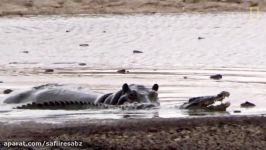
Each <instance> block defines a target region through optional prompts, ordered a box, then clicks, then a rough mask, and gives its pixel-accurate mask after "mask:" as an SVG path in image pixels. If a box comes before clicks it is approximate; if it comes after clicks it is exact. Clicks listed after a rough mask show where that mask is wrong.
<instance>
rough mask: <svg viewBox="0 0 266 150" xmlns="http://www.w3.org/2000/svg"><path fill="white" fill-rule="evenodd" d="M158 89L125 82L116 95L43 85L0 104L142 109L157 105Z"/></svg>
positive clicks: (57, 85)
mask: <svg viewBox="0 0 266 150" xmlns="http://www.w3.org/2000/svg"><path fill="white" fill-rule="evenodd" d="M158 89H159V85H158V84H154V85H153V86H152V88H147V87H145V86H144V85H137V84H130V85H128V84H127V83H125V84H123V86H122V88H121V89H119V90H117V91H116V92H112V93H100V92H95V91H91V90H84V88H81V87H78V88H73V87H69V86H67V85H63V84H45V85H41V86H37V87H33V88H31V89H29V90H25V91H22V92H16V93H13V94H12V95H10V96H9V97H7V98H6V99H5V100H4V103H5V104H16V108H18V109H88V108H117V106H119V108H125V107H124V106H129V107H130V108H136V109H143V108H151V107H156V106H159V105H160V102H159V98H158Z"/></svg>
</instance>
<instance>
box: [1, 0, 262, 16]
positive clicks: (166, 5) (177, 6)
mask: <svg viewBox="0 0 266 150" xmlns="http://www.w3.org/2000/svg"><path fill="white" fill-rule="evenodd" d="M2 1H4V2H3V3H2V4H1V5H0V16H1V17H3V16H28V15H31V16H36V15H77V14H91V15H94V14H118V15H123V14H154V13H188V12H239V11H245V12H247V11H250V7H253V8H254V11H257V8H259V11H265V10H266V9H265V8H266V2H264V1H263V2H260V3H256V2H254V1H253V0H251V2H250V1H249V2H240V1H232V0H225V1H223V2H221V1H218V0H217V1H211V0H205V1H203V2H199V1H196V0H185V1H184V0H183V1H173V0H164V1H157V0H144V1H143V0H134V1H128V0H106V1H100V0H96V1H93V2H91V1H84V0H67V1H61V0H46V1H42V0H9V1H6V0H2ZM254 13H255V12H254Z"/></svg>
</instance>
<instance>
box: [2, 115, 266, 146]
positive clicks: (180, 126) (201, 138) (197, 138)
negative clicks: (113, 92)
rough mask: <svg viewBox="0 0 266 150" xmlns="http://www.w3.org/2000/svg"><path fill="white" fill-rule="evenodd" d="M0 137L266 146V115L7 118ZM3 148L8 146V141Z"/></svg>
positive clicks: (112, 143) (117, 143)
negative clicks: (36, 120) (57, 120)
mask: <svg viewBox="0 0 266 150" xmlns="http://www.w3.org/2000/svg"><path fill="white" fill-rule="evenodd" d="M0 140H1V141H36V140H37V141H55V140H56V141H80V142H82V145H83V146H82V147H75V149H88V148H91V149H191V150H192V149H226V148H228V147H229V146H230V149H265V146H266V118H265V117H259V116H257V117H207V118H187V119H160V118H155V119H150V120H146V119H124V120H87V121H86V120H83V121H81V122H66V123H64V124H37V123H22V124H3V123H1V124H0ZM0 148H1V149H5V147H3V146H2V147H0ZM14 149H15V148H14ZM20 149H21V147H20ZM25 149H26V148H25ZM33 149H37V148H34V147H33ZM39 149H40V148H39ZM44 149H51V147H45V148H44ZM64 149H73V147H72V148H71V147H65V148H64Z"/></svg>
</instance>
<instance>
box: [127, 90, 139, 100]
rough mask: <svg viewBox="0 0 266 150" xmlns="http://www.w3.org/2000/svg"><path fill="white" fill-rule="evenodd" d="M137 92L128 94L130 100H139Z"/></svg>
mask: <svg viewBox="0 0 266 150" xmlns="http://www.w3.org/2000/svg"><path fill="white" fill-rule="evenodd" d="M137 96H138V95H137V92H136V91H132V92H130V93H129V94H128V98H129V99H136V98H137Z"/></svg>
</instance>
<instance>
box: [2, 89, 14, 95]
mask: <svg viewBox="0 0 266 150" xmlns="http://www.w3.org/2000/svg"><path fill="white" fill-rule="evenodd" d="M11 92H13V90H11V89H5V90H4V91H3V93H4V94H9V93H11Z"/></svg>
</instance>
